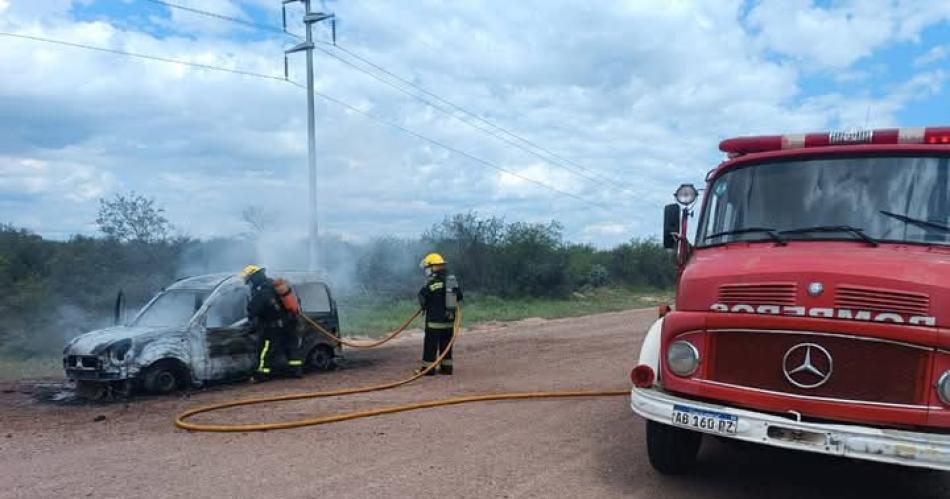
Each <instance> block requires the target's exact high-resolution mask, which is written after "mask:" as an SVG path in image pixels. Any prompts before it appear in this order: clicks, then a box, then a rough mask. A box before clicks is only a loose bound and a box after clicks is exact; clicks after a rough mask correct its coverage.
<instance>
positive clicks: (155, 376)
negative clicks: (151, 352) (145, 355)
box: [142, 361, 182, 395]
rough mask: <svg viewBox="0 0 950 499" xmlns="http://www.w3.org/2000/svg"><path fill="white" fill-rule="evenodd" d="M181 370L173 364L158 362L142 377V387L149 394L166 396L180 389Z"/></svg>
mask: <svg viewBox="0 0 950 499" xmlns="http://www.w3.org/2000/svg"><path fill="white" fill-rule="evenodd" d="M181 383H182V372H181V368H180V367H179V366H178V365H176V364H175V363H174V362H167V361H158V362H156V363H154V364H152V365H151V366H149V367H148V369H146V370H145V374H144V375H142V387H143V388H145V391H147V392H149V393H154V394H156V395H166V394H169V393H172V392H173V391H175V390H177V389H178V388H179V387H181Z"/></svg>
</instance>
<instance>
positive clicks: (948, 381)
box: [936, 371, 950, 405]
mask: <svg viewBox="0 0 950 499" xmlns="http://www.w3.org/2000/svg"><path fill="white" fill-rule="evenodd" d="M936 388H937V396H939V397H940V401H941V402H943V403H944V404H947V405H950V371H946V372H944V373H943V374H942V375H941V376H940V379H938V380H937V385H936Z"/></svg>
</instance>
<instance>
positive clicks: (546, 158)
mask: <svg viewBox="0 0 950 499" xmlns="http://www.w3.org/2000/svg"><path fill="white" fill-rule="evenodd" d="M314 48H315V49H316V50H319V51H320V52H323V53H324V54H327V55H329V56H330V57H333V58H334V59H336V60H338V61H340V62H342V63H343V64H346V65H347V66H349V67H351V68H353V69H355V70H357V71H360V72H361V73H364V74H366V75H368V76H370V77H371V78H373V79H375V80H377V81H380V82H382V83H384V84H386V85H388V86H390V87H392V88H394V89H396V90H398V91H400V92H402V93H404V94H406V95H408V96H410V97H412V98H414V99H416V100H418V101H420V102H423V103H425V104H427V105H429V106H431V107H433V108H434V109H437V110H439V111H441V112H442V113H444V114H446V115H448V116H449V117H451V118H453V119H456V120H458V121H460V122H462V123H464V124H466V125H468V126H470V127H472V128H474V129H476V130H479V131H481V132H483V133H486V134H488V135H490V136H492V137H494V138H496V139H498V140H501V141H502V142H505V143H506V144H509V145H511V146H514V147H516V148H518V149H521V150H522V151H525V152H527V153H528V154H531V155H532V156H535V157H537V158H539V159H541V160H542V161H544V162H546V163H549V164H552V165H554V166H557V167H559V168H563V169H564V170H567V171H569V172H571V173H573V174H574V175H577V176H579V177H582V178H585V179H587V180H590V181H592V182H595V183H596V184H598V185H603V184H606V183H608V182H609V181H601V180H598V179H596V178H594V177H591V176H588V175H585V174H584V173H581V172H578V171H576V170H574V169H572V168H570V167H567V166H564V165H562V164H559V163H557V162H555V161H552V160H551V159H550V158H548V157H545V156H544V155H542V154H540V153H538V152H537V151H534V150H532V149H529V148H527V147H524V146H523V145H521V144H519V143H517V142H515V141H513V140H511V139H508V138H507V137H505V136H504V135H502V134H499V133H497V132H495V131H493V130H491V129H488V128H485V127H483V126H480V125H478V124H476V123H473V122H471V121H469V120H467V119H464V118H460V117H459V116H457V115H456V114H455V113H453V112H452V111H450V110H447V109H445V108H443V107H441V106H440V105H438V104H435V103H433V102H432V101H430V100H428V99H426V98H424V97H420V96H419V95H416V94H414V93H412V92H410V91H408V90H406V89H405V88H402V87H400V86H398V85H396V84H394V83H392V82H390V81H388V80H386V79H384V78H382V77H380V76H379V75H377V74H375V73H373V72H371V71H367V70H366V69H364V68H361V67H359V66H357V65H356V64H353V63H352V62H350V61H347V60H346V59H344V58H342V57H340V56H338V55H337V54H334V53H333V52H330V51H329V50H326V49H324V48H321V47H314ZM443 100H444V99H443ZM466 113H467V114H471V113H468V112H467V111H466ZM483 121H484V120H483ZM492 126H495V125H492ZM495 128H499V127H497V126H495Z"/></svg>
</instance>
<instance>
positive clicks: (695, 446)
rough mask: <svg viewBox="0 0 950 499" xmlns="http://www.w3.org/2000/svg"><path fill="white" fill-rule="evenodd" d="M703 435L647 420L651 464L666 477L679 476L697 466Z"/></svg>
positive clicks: (648, 450) (648, 449)
mask: <svg viewBox="0 0 950 499" xmlns="http://www.w3.org/2000/svg"><path fill="white" fill-rule="evenodd" d="M702 439H703V435H702V434H701V433H699V432H695V431H690V430H684V429H682V428H677V427H675V426H670V425H665V424H662V423H657V422H656V421H649V420H647V454H648V455H649V456H650V464H651V465H652V466H653V468H654V469H655V470H657V471H659V472H660V473H663V474H664V475H679V474H682V473H685V472H687V471H689V470H690V469H692V467H693V466H695V465H696V455H697V454H699V446H700V444H701V443H702Z"/></svg>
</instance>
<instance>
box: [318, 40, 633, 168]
mask: <svg viewBox="0 0 950 499" xmlns="http://www.w3.org/2000/svg"><path fill="white" fill-rule="evenodd" d="M333 47H334V48H336V49H337V50H340V51H341V52H345V53H346V54H348V55H349V56H350V57H353V58H354V59H357V60H359V61H360V62H363V63H364V64H367V65H369V66H372V67H373V68H375V69H376V70H378V71H380V72H382V73H385V74H387V75H389V76H390V77H392V78H394V79H396V80H398V81H400V82H402V83H403V84H405V85H408V86H411V87H413V88H415V89H417V90H419V91H420V92H422V93H424V94H426V95H428V96H430V97H432V98H434V99H436V100H438V101H439V102H442V103H444V104H445V105H447V106H449V107H451V108H452V109H455V110H457V111H460V112H462V113H464V114H466V115H468V116H470V117H472V118H474V119H476V120H478V121H480V122H482V123H485V124H486V125H488V126H490V127H492V128H495V129H497V130H499V131H501V132H502V133H504V134H505V135H509V136H511V137H514V138H515V139H516V140H518V141H520V142H523V143H525V144H527V145H529V146H531V147H534V148H536V149H538V150H541V151H544V152H545V153H547V154H548V155H549V156H551V157H553V158H556V159H559V160H561V161H564V162H567V163H570V164H572V165H574V166H575V167H577V168H579V169H581V170H583V171H586V172H588V173H590V174H592V175H594V176H596V177H599V178H601V179H603V180H605V181H607V182H611V183H613V182H618V183H621V184H624V185H628V186H630V187H632V186H631V185H630V184H627V183H626V182H623V181H619V180H615V179H612V178H609V177H606V176H604V175H603V174H601V173H600V172H598V171H596V170H593V169H591V168H588V167H585V166H583V165H581V164H578V163H577V162H575V161H572V160H570V159H567V158H565V157H563V156H561V155H559V154H557V153H555V152H553V151H551V150H550V149H547V148H545V147H542V146H540V145H538V144H536V143H534V142H532V141H530V140H528V139H526V138H524V137H522V136H520V135H518V134H516V133H514V132H512V131H510V130H508V129H506V128H504V127H502V126H500V125H496V124H495V123H492V122H491V121H488V120H487V119H485V118H482V117H481V116H479V115H478V114H476V113H473V112H471V111H469V110H467V109H465V108H464V107H462V106H459V105H457V104H455V103H453V102H451V101H448V100H446V99H444V98H442V97H440V96H438V95H437V94H435V93H433V92H430V91H429V90H427V89H426V88H425V87H422V86H420V85H417V84H415V83H413V82H412V81H410V80H407V79H405V78H403V77H401V76H399V75H397V74H395V73H393V72H391V71H389V70H388V69H386V68H384V67H382V66H380V65H379V64H376V63H375V62H373V61H371V60H369V59H367V58H365V57H363V56H361V55H359V54H357V53H355V52H353V51H351V50H349V49H347V48H346V47H342V46H339V45H334V46H333ZM334 57H337V58H339V57H338V56H334Z"/></svg>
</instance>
